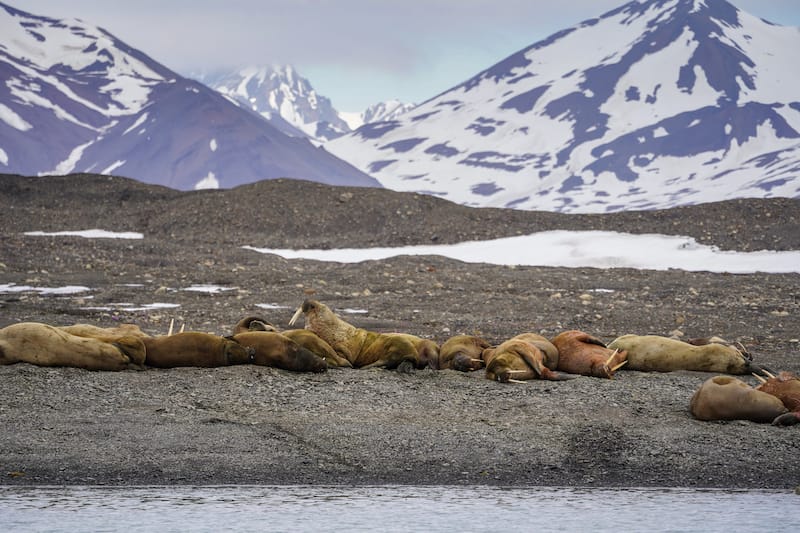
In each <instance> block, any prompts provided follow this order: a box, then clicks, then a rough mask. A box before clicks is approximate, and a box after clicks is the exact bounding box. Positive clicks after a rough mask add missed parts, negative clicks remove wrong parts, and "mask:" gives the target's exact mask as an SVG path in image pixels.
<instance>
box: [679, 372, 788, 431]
mask: <svg viewBox="0 0 800 533" xmlns="http://www.w3.org/2000/svg"><path fill="white" fill-rule="evenodd" d="M689 410H690V411H691V413H692V415H694V417H695V418H697V419H698V420H752V421H753V422H772V421H773V420H775V419H776V418H777V417H779V416H780V415H782V414H783V413H785V412H786V407H785V406H784V405H783V402H781V400H780V399H779V398H776V397H775V396H773V395H771V394H768V393H766V392H763V391H760V390H757V389H754V388H753V387H751V386H750V385H748V384H747V383H745V382H744V381H742V380H740V379H738V378H735V377H733V376H714V377H712V378H709V379H707V380H706V381H705V382H704V383H703V384H702V385H701V386H700V388H699V389H697V391H696V392H695V393H694V395H693V396H692V399H691V401H690V403H689Z"/></svg>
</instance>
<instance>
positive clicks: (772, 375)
mask: <svg viewBox="0 0 800 533" xmlns="http://www.w3.org/2000/svg"><path fill="white" fill-rule="evenodd" d="M761 371H762V372H764V373H765V374H766V375H767V377H768V378H772V379H775V374H772V373H770V372H769V370H763V369H762V370H761Z"/></svg>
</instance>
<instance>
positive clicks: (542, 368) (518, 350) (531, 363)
mask: <svg viewBox="0 0 800 533" xmlns="http://www.w3.org/2000/svg"><path fill="white" fill-rule="evenodd" d="M482 358H483V360H484V362H485V363H486V379H491V380H492V381H500V382H502V383H509V382H512V383H519V382H521V381H522V380H527V379H546V380H550V381H564V380H567V379H574V378H576V377H578V376H571V375H568V374H564V373H562V372H554V369H555V368H557V367H558V361H559V353H558V350H557V349H556V347H555V346H554V345H553V344H552V343H551V342H550V341H548V340H547V339H546V338H545V337H542V336H541V335H537V334H536V333H522V334H520V335H517V336H515V337H512V338H511V339H509V340H507V341H505V342H503V343H501V344H500V345H499V346H497V347H496V348H487V349H485V350H484V351H483V356H482Z"/></svg>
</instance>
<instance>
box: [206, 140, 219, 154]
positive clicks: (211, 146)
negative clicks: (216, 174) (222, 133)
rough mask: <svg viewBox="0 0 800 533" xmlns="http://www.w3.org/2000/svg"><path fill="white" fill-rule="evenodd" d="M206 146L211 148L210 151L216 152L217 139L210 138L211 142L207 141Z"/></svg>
mask: <svg viewBox="0 0 800 533" xmlns="http://www.w3.org/2000/svg"><path fill="white" fill-rule="evenodd" d="M208 147H209V148H211V151H212V152H216V151H217V140H216V139H211V142H210V143H208Z"/></svg>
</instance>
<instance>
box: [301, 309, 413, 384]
mask: <svg viewBox="0 0 800 533" xmlns="http://www.w3.org/2000/svg"><path fill="white" fill-rule="evenodd" d="M301 314H303V315H305V322H306V329H310V330H311V331H313V332H314V333H316V334H317V335H319V337H320V338H322V340H324V341H325V342H327V343H328V344H330V345H331V348H333V349H334V350H335V351H336V353H338V354H339V355H341V356H342V357H344V358H345V359H347V360H348V361H350V364H352V365H353V368H373V367H383V368H387V369H390V370H391V369H397V370H399V371H401V372H411V371H412V370H414V369H415V368H417V366H418V364H419V355H418V354H417V349H416V348H415V347H414V345H413V344H412V343H411V341H409V340H408V339H406V338H403V337H396V336H395V337H392V336H389V335H386V334H383V333H375V332H373V331H367V330H365V329H362V328H357V327H355V326H353V325H352V324H349V323H348V322H345V321H344V320H342V319H341V318H339V317H338V316H337V315H336V314H335V313H334V312H333V311H331V310H330V308H328V306H326V305H325V304H323V303H320V302H318V301H316V300H306V301H304V302H303V305H302V306H300V307H299V308H298V309H297V311H296V312H295V314H294V316H292V318H291V320H290V321H289V325H290V326H291V325H292V324H294V323H295V322H296V321H297V319H298V318H299V317H300V315H301Z"/></svg>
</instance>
